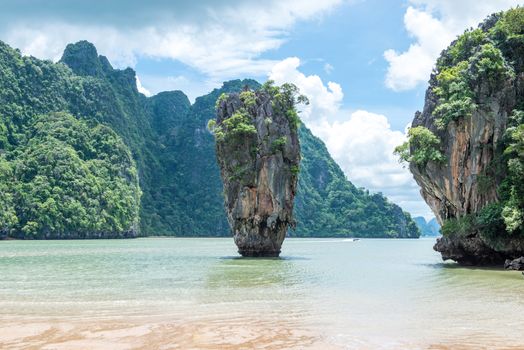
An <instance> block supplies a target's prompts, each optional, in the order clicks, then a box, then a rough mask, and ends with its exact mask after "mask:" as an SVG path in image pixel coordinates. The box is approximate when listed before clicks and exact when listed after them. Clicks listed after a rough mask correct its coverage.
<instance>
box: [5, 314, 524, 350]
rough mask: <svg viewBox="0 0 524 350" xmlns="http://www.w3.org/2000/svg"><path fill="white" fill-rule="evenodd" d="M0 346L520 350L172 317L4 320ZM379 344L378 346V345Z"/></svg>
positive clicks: (26, 349) (60, 349) (61, 349)
mask: <svg viewBox="0 0 524 350" xmlns="http://www.w3.org/2000/svg"><path fill="white" fill-rule="evenodd" d="M0 321H1V325H0V349H13V350H21V349H23V350H36V349H39V350H40V349H43V350H68V349H91V350H106V349H107V350H124V349H231V350H236V349H267V350H272V349H275V350H276V349H325V350H331V349H364V350H367V349H370V350H371V349H428V350H451V349H453V350H473V349H475V350H478V349H486V350H487V349H494V350H496V349H500V350H520V349H524V345H521V344H513V345H511V344H506V345H503V344H500V343H497V341H496V340H495V339H491V340H487V339H482V335H481V334H478V335H472V336H471V337H470V338H469V339H456V340H455V341H450V340H447V341H445V342H442V343H432V342H430V343H424V342H420V343H418V342H402V341H394V342H390V343H388V342H381V341H378V342H374V341H370V342H366V341H364V340H363V339H358V338H357V337H355V339H352V340H349V339H345V340H341V339H337V337H336V336H335V335H334V336H326V335H324V336H323V335H320V334H317V333H315V332H316V331H315V330H313V329H307V328H303V327H301V326H300V325H299V324H296V325H293V324H290V323H289V322H279V321H275V320H257V321H252V322H250V323H246V322H245V320H218V319H211V318H209V319H201V320H186V321H182V320H180V321H178V322H176V321H169V320H162V319H160V318H150V317H148V318H146V317H132V318H128V317H126V318H125V319H115V318H113V319H91V320H75V319H73V320H71V319H64V318H53V319H41V318H40V319H39V318H34V319H18V320H17V319H0ZM379 344H380V345H379Z"/></svg>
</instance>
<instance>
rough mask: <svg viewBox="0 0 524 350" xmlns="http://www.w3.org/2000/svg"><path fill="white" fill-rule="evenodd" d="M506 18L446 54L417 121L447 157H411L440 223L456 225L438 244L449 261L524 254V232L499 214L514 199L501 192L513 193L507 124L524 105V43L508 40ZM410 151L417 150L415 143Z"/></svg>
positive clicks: (486, 261) (481, 261) (487, 261)
mask: <svg viewBox="0 0 524 350" xmlns="http://www.w3.org/2000/svg"><path fill="white" fill-rule="evenodd" d="M518 11H521V10H518ZM502 19H503V20H506V21H509V17H508V16H507V15H502V14H497V15H493V16H491V17H490V18H488V19H487V20H486V21H485V22H484V23H482V24H481V25H480V27H479V29H478V30H476V31H470V32H467V33H466V34H464V35H463V36H462V37H460V38H459V39H457V41H455V42H454V43H452V44H451V46H450V47H449V48H448V49H446V50H445V51H444V52H443V53H442V55H441V57H440V58H439V61H438V62H437V68H436V70H435V71H434V73H433V74H432V76H431V79H430V86H429V88H428V89H427V92H426V98H425V105H424V109H423V111H422V112H417V113H416V114H415V118H414V120H413V123H412V127H413V128H415V127H424V128H427V129H428V130H430V131H431V132H432V133H433V134H434V135H436V136H437V137H438V139H439V141H440V147H439V151H440V152H441V153H442V156H443V159H444V160H443V161H441V162H439V161H432V160H429V161H427V163H425V164H421V163H419V164H417V163H416V162H414V161H410V166H409V168H410V171H411V172H412V173H413V175H414V178H415V180H416V182H417V183H418V185H419V186H420V187H421V194H422V197H423V198H424V200H425V201H426V203H427V204H428V205H429V206H430V208H431V209H432V210H433V212H434V213H435V216H436V218H437V220H438V222H439V224H440V225H443V224H445V223H446V222H447V221H450V220H455V221H456V222H457V224H456V230H455V231H453V232H445V236H444V237H442V238H439V239H438V240H437V242H436V244H435V246H434V249H435V250H436V251H438V252H440V253H441V254H442V258H443V259H444V260H447V259H452V260H455V261H457V262H459V263H462V264H466V265H491V264H502V263H503V262H504V261H505V259H508V258H509V259H514V258H516V257H519V256H521V255H523V254H524V237H523V236H522V234H521V233H520V232H522V229H520V228H518V229H514V230H513V232H510V229H509V226H508V224H507V222H506V223H505V222H504V220H503V218H502V216H503V215H504V214H501V212H502V213H503V210H505V209H504V208H503V207H504V205H503V203H501V200H505V201H506V202H507V201H508V199H507V198H505V199H502V198H501V194H503V193H506V196H508V195H507V193H509V192H511V191H513V190H508V188H509V187H508V186H509V185H508V183H506V184H504V180H505V179H506V178H507V177H508V164H509V162H508V160H507V152H505V148H506V147H507V145H508V142H509V141H508V133H507V130H508V128H509V127H515V126H518V124H519V123H521V121H520V122H519V121H518V119H517V118H514V119H512V118H513V116H515V115H517V114H518V113H521V111H520V110H522V107H523V103H524V98H523V96H524V73H523V62H522V56H521V55H522V52H524V44H523V42H521V41H516V40H514V41H510V40H509V39H508V38H509V37H510V35H509V34H507V33H504V32H503V30H506V29H504V28H506V27H503V26H500V28H503V29H500V28H498V27H497V25H496V23H497V22H498V21H500V20H502ZM517 30H522V28H520V29H517ZM504 35H506V37H504ZM461 84H462V85H461ZM444 103H446V106H444V107H446V108H447V109H446V108H442V107H443V106H442V105H443V104H444ZM439 107H440V109H439ZM446 113H447V115H446ZM452 113H454V114H452ZM445 118H448V119H447V120H445ZM439 119H440V120H439ZM511 123H513V125H510V124H511ZM410 151H411V154H412V155H413V154H414V153H415V152H416V151H417V150H416V149H414V148H413V146H411V149H410ZM517 158H518V157H517ZM412 159H413V158H412ZM520 161H522V159H520ZM517 187H518V185H517ZM517 197H518V196H517ZM516 220H518V219H516ZM466 226H467V227H466ZM449 227H450V226H448V228H449ZM448 231H449V230H448Z"/></svg>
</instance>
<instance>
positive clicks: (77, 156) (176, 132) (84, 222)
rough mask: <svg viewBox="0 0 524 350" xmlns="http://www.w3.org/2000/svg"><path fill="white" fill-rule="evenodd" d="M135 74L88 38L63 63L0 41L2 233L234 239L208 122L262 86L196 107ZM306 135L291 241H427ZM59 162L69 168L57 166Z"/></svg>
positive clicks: (230, 85) (212, 97)
mask: <svg viewBox="0 0 524 350" xmlns="http://www.w3.org/2000/svg"><path fill="white" fill-rule="evenodd" d="M135 79H136V78H135V72H134V71H133V70H132V69H129V68H128V69H125V70H117V69H113V68H112V66H111V64H110V63H109V61H108V60H107V58H105V57H104V56H99V55H98V54H97V52H96V49H95V47H94V46H93V45H92V44H90V43H88V42H86V41H81V42H78V43H76V44H70V45H68V46H67V48H66V50H65V52H64V54H63V57H62V59H61V61H60V62H59V63H53V62H50V61H44V60H39V59H36V58H33V57H25V56H22V55H21V54H20V52H19V51H18V50H14V49H12V48H10V47H9V46H7V45H6V44H4V43H1V42H0V220H1V221H0V235H3V236H6V235H9V236H14V237H21V238H46V237H50V238H53V237H60V238H66V237H73V238H76V237H123V236H129V235H135V234H137V233H138V232H140V233H139V234H140V235H176V236H224V235H228V234H229V227H228V225H227V222H226V218H225V213H224V209H223V199H222V183H221V180H220V175H219V171H218V166H217V164H216V159H215V153H214V139H213V136H212V135H211V134H210V132H209V131H208V130H207V128H206V125H207V122H208V120H209V119H212V118H214V115H215V102H216V100H217V98H218V97H219V96H220V94H222V93H224V92H226V93H227V92H236V91H240V90H241V89H242V88H243V87H244V86H246V85H247V86H249V87H250V88H252V89H257V88H258V87H259V84H258V83H257V82H255V81H253V80H242V81H241V80H234V81H230V82H226V83H224V85H223V86H222V87H221V88H220V89H215V90H213V91H212V92H211V93H209V94H207V95H205V96H202V97H199V98H197V99H196V101H195V103H194V104H192V105H191V103H190V102H189V100H188V98H187V97H186V96H185V95H184V94H183V93H182V92H180V91H170V92H163V93H160V94H157V95H155V96H153V97H150V98H146V97H145V96H144V95H142V94H140V93H139V92H138V90H137V88H136V81H135ZM299 132H300V139H301V143H302V159H303V161H302V164H301V167H302V169H301V172H300V175H299V186H298V193H297V198H296V210H295V215H296V217H297V220H298V226H297V230H296V231H294V232H290V234H291V235H296V236H361V237H418V235H419V231H418V229H417V227H416V225H415V223H414V222H413V220H411V217H410V216H409V214H407V213H404V212H403V211H402V210H401V209H400V207H398V206H397V205H395V204H392V203H390V202H388V201H387V199H386V198H385V197H383V196H382V195H380V194H369V193H368V192H367V191H365V190H362V189H357V188H355V186H353V185H352V184H351V183H350V182H349V181H348V180H347V179H346V178H345V176H344V174H343V172H342V171H341V169H340V168H339V167H338V165H337V164H336V163H335V162H334V161H333V159H332V158H331V157H330V156H329V153H328V151H327V149H326V147H325V145H324V144H323V143H322V141H321V140H320V139H318V138H316V137H314V136H313V135H312V134H311V132H310V131H309V130H308V129H307V128H306V127H305V126H303V125H302V126H301V127H300V130H299ZM60 157H62V158H63V159H62V158H60ZM54 158H60V162H62V163H63V164H64V167H66V168H67V169H68V170H67V172H66V173H61V172H59V171H54V170H53V167H52V166H50V165H49V164H51V163H50V162H51V161H54V160H53V159H54ZM57 162H58V160H57ZM62 163H60V164H62ZM52 164H54V163H52ZM135 166H136V170H135ZM64 171H65V170H64ZM38 181H41V182H38ZM137 181H139V184H140V187H139V186H138V183H137ZM42 183H43V184H44V186H41V184H42ZM43 188H46V189H47V190H46V191H40V192H39V191H38V190H39V189H43ZM140 193H142V196H141V198H140ZM97 196H98V197H97ZM50 199H53V200H54V204H53V205H54V206H53V207H52V208H53V209H52V210H51V209H50V204H49V203H48V200H50ZM138 216H139V217H138ZM138 223H140V229H139V230H138Z"/></svg>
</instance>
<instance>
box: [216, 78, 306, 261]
mask: <svg viewBox="0 0 524 350" xmlns="http://www.w3.org/2000/svg"><path fill="white" fill-rule="evenodd" d="M296 93H297V89H296V88H295V87H294V86H293V85H284V86H283V87H280V88H279V87H275V86H272V85H271V84H266V85H264V87H263V88H262V89H260V90H257V91H250V90H249V89H245V90H244V91H243V92H241V93H240V94H236V93H235V94H230V95H222V96H221V97H220V98H219V100H218V101H217V110H216V113H217V119H216V121H211V123H210V125H209V128H210V129H211V130H212V132H213V133H214V135H215V138H216V155H217V159H218V163H219V167H220V171H221V176H222V180H223V185H224V206H225V209H226V212H227V218H228V222H229V224H230V226H231V230H232V233H233V236H234V240H235V243H236V245H237V246H238V252H239V253H240V254H241V255H243V256H248V257H275V256H278V255H279V254H280V248H281V245H282V242H283V241H284V238H285V236H286V232H287V230H288V227H289V226H293V225H294V219H293V200H294V197H295V192H296V187H297V177H298V171H299V164H300V144H299V140H298V132H297V126H298V121H299V119H298V115H297V112H296V110H295V103H296V102H297V100H298V99H300V98H297V97H296Z"/></svg>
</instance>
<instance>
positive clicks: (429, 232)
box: [413, 216, 440, 236]
mask: <svg viewBox="0 0 524 350" xmlns="http://www.w3.org/2000/svg"><path fill="white" fill-rule="evenodd" d="M413 220H414V221H415V223H416V224H417V226H418V228H419V230H420V234H421V235H422V236H438V235H440V225H439V224H438V222H437V219H436V218H433V219H431V220H429V221H427V222H426V219H425V218H424V217H423V216H417V217H414V218H413Z"/></svg>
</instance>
